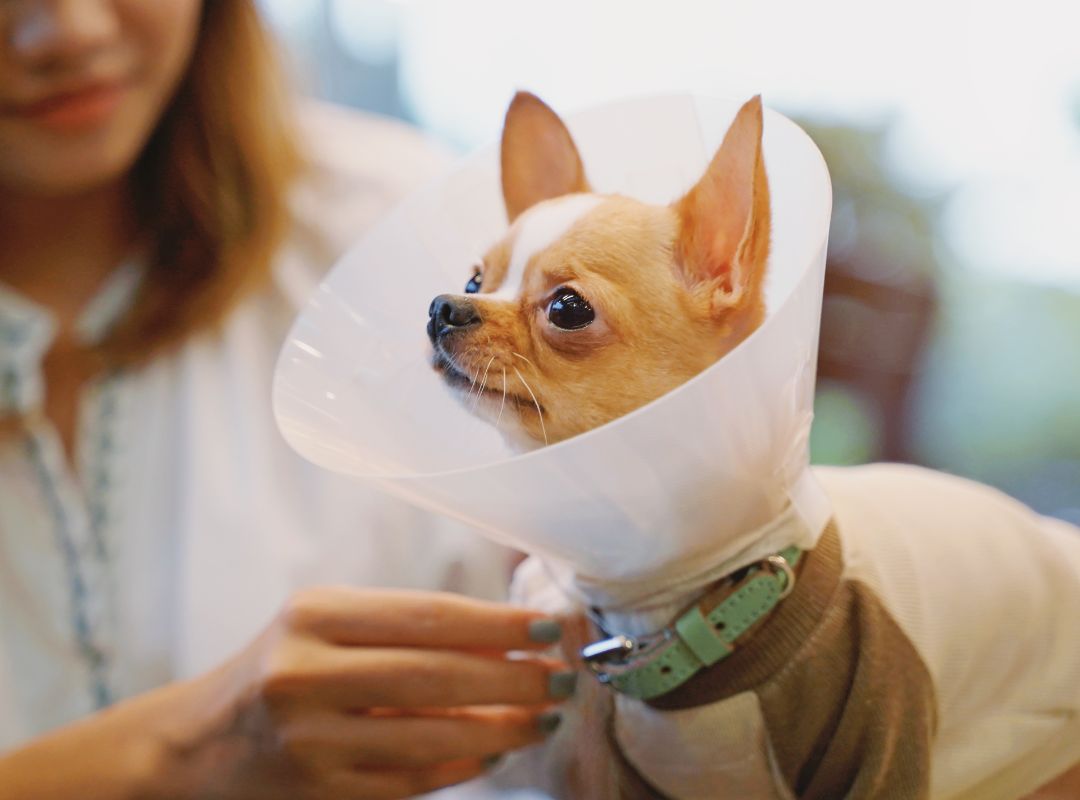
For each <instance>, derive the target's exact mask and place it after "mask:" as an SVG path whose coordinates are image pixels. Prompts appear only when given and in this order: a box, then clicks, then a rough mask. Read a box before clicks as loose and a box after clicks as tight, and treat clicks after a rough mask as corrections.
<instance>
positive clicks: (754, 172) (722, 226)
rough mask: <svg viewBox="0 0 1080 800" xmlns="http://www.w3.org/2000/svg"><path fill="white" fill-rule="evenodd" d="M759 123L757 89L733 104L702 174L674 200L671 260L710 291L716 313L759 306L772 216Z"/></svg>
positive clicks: (694, 282) (759, 308) (757, 310)
mask: <svg viewBox="0 0 1080 800" xmlns="http://www.w3.org/2000/svg"><path fill="white" fill-rule="evenodd" d="M762 129H763V122H762V111H761V97H760V95H759V96H757V97H754V98H753V99H751V100H749V101H747V102H746V103H745V104H744V105H743V107H742V108H740V109H739V112H738V113H737V114H736V115H735V120H734V121H733V122H732V123H731V127H730V128H729V129H728V132H727V134H726V135H725V136H724V141H723V143H722V144H721V145H720V149H719V150H717V151H716V155H714V156H713V158H712V161H711V162H710V163H709V166H708V168H707V169H706V170H705V174H704V175H703V176H702V177H701V180H700V181H698V183H697V185H696V186H694V188H693V189H691V190H690V191H689V192H687V193H686V195H685V196H684V197H683V198H682V199H681V200H679V201H678V202H677V203H676V204H675V211H676V213H677V214H678V215H679V223H680V231H679V240H678V242H677V243H676V250H677V253H676V255H677V261H678V263H679V266H680V268H681V269H682V272H683V275H684V277H685V278H686V279H687V281H688V282H689V283H690V284H691V285H694V286H699V287H703V288H705V289H707V290H709V292H710V295H711V306H712V308H713V310H714V312H715V313H717V314H726V313H727V312H728V311H731V310H736V311H747V312H751V313H756V314H759V315H760V314H761V313H762V312H763V311H764V300H763V293H762V284H763V282H764V277H765V268H766V264H767V262H768V258H769V235H770V228H771V219H770V209H769V183H768V180H767V178H766V176H765V164H764V161H763V159H762V155H761V136H762Z"/></svg>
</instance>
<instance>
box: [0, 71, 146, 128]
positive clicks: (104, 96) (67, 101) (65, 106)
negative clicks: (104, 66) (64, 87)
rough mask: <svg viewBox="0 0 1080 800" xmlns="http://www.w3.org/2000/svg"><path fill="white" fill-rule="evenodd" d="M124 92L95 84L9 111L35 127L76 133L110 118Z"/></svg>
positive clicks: (110, 85) (118, 87)
mask: <svg viewBox="0 0 1080 800" xmlns="http://www.w3.org/2000/svg"><path fill="white" fill-rule="evenodd" d="M126 91H127V87H126V86H125V85H124V84H123V83H119V82H116V83H102V84H95V85H92V86H87V87H85V88H83V89H77V90H75V91H73V92H64V93H62V94H56V95H53V96H52V97H47V98H45V99H43V100H39V101H37V102H35V103H29V104H26V105H22V106H14V107H9V110H10V111H11V112H13V113H14V114H15V115H16V116H20V117H22V118H24V119H27V120H29V121H31V122H33V123H34V124H36V125H41V126H43V127H46V128H52V129H54V130H58V131H79V130H85V129H87V128H93V127H96V126H97V125H100V124H101V123H103V122H105V121H106V120H107V119H108V118H109V117H111V116H112V114H113V112H114V111H115V110H116V108H117V107H118V106H119V105H120V103H121V101H122V100H123V99H124V93H125V92H126Z"/></svg>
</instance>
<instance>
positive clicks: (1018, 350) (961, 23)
mask: <svg viewBox="0 0 1080 800" xmlns="http://www.w3.org/2000/svg"><path fill="white" fill-rule="evenodd" d="M260 2H261V3H262V5H263V7H264V10H265V11H266V13H267V15H268V18H269V19H270V21H271V23H272V25H273V26H274V27H275V28H276V30H277V31H278V34H279V36H280V38H281V40H282V41H283V43H284V44H285V45H286V48H287V50H288V54H289V56H290V59H291V64H292V68H293V70H294V73H295V78H296V80H297V82H298V83H299V84H300V86H301V87H302V88H303V89H304V90H305V91H306V92H307V93H309V94H312V95H315V96H318V97H321V98H324V99H327V100H331V101H333V102H336V103H341V104H344V105H349V106H354V107H357V108H361V109H365V110H369V111H373V112H376V113H380V114H386V115H390V116H395V117H400V118H403V119H405V120H408V121H410V122H412V123H414V124H416V125H418V126H420V127H421V128H423V129H424V130H425V131H427V132H428V133H429V134H430V135H431V136H433V137H434V138H436V139H438V140H440V141H441V142H443V143H444V144H445V145H447V146H449V147H451V148H453V149H455V150H459V151H464V150H467V149H471V148H473V147H476V146H479V145H482V144H486V143H488V142H490V141H493V140H494V139H495V138H496V137H497V136H498V133H499V129H500V125H501V122H502V114H503V112H504V110H505V108H506V105H507V103H508V101H509V99H510V97H511V96H512V94H513V92H514V90H515V89H517V88H528V89H530V90H531V91H534V92H536V93H537V94H539V95H540V96H541V97H543V98H544V99H545V100H546V101H547V102H548V103H550V104H551V105H552V106H553V107H555V108H556V109H558V110H559V111H560V112H567V111H571V110H573V109H575V108H578V107H582V106H586V105H590V104H593V103H598V102H604V101H607V100H611V99H613V98H617V97H621V96H627V95H632V94H641V93H650V92H665V91H679V92H695V93H701V94H707V95H717V96H725V97H734V98H739V99H741V98H744V97H749V96H750V95H753V94H755V93H759V92H760V93H761V94H763V96H764V99H765V102H766V104H767V105H769V106H772V107H773V108H775V109H777V110H779V111H781V112H783V113H785V114H787V115H788V116H791V117H793V118H794V119H796V120H797V121H798V122H800V124H802V125H803V126H804V127H805V128H806V129H807V130H808V131H809V132H810V133H811V135H812V136H813V138H814V139H815V141H816V142H817V143H818V146H819V147H820V148H821V150H822V151H823V153H824V154H825V158H826V160H827V161H828V163H829V167H830V170H831V172H832V176H833V184H834V194H835V206H834V211H833V225H832V232H831V238H830V244H829V266H828V272H827V278H826V298H825V312H824V321H823V328H822V340H821V364H820V370H819V382H818V396H817V402H816V420H815V427H814V435H813V441H812V449H813V457H814V460H815V461H816V462H819V463H833V464H854V463H861V462H865V461H873V460H897V461H910V462H914V463H919V464H925V465H927V466H931V467H934V468H937V469H942V470H946V471H948V472H953V473H956V474H961V475H966V476H970V477H972V478H975V479H978V480H980V481H983V482H986V483H989V484H992V485H995V486H998V487H1000V488H1002V489H1004V490H1005V491H1007V492H1009V493H1010V494H1012V495H1014V496H1016V497H1018V498H1020V499H1021V500H1023V501H1024V502H1026V503H1028V504H1029V505H1031V506H1033V507H1034V508H1036V509H1038V510H1040V511H1042V512H1043V513H1047V514H1053V515H1056V516H1060V517H1063V518H1066V519H1070V520H1071V521H1073V522H1076V523H1080V44H1078V43H1077V32H1078V31H1080V3H1075V2H1064V1H1062V2H1056V1H1055V2H1052V1H1051V0H1028V2H1026V3H1024V4H1022V6H1021V5H1020V4H1015V3H998V2H986V1H984V2H942V0H908V2H906V3H903V4H896V3H893V4H888V5H883V4H876V3H867V2H865V1H864V0H819V2H815V3H806V2H791V3H775V2H759V3H738V4H736V3H729V2H705V1H704V0H665V2H663V3H659V2H644V1H638V0H546V2H544V3H538V2H518V1H517V0H452V2H450V0H305V2H295V0H260Z"/></svg>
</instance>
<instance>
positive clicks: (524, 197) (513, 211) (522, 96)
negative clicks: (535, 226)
mask: <svg viewBox="0 0 1080 800" xmlns="http://www.w3.org/2000/svg"><path fill="white" fill-rule="evenodd" d="M502 190H503V201H504V202H505V203H506V216H507V217H509V218H510V221H511V222H513V221H514V220H515V219H516V218H517V216H518V215H519V214H520V213H521V212H523V211H525V210H527V209H528V208H530V207H531V206H533V205H535V204H536V203H539V202H540V201H541V200H549V199H551V198H552V197H561V196H562V195H564V194H571V193H573V192H587V191H589V184H588V181H586V180H585V168H584V167H583V166H582V165H581V156H579V155H578V151H577V147H576V146H575V145H574V140H573V139H572V138H570V131H568V130H567V129H566V125H564V124H563V121H562V120H561V119H560V118H559V115H558V114H556V113H555V112H554V111H552V110H551V109H550V108H549V107H548V106H547V104H545V103H544V101H543V100H541V99H540V98H539V97H537V96H536V95H534V94H530V93H529V92H518V93H517V94H516V95H514V99H513V100H512V101H511V102H510V108H508V109H507V110H506V122H505V123H504V125H503V135H502Z"/></svg>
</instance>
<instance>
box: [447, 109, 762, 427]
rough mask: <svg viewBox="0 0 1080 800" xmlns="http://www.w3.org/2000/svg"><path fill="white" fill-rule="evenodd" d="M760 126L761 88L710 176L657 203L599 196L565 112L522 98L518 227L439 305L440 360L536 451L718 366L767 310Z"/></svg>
mask: <svg viewBox="0 0 1080 800" xmlns="http://www.w3.org/2000/svg"><path fill="white" fill-rule="evenodd" d="M761 130H762V114H761V101H760V98H758V97H755V98H754V99H752V100H750V101H749V102H747V103H746V104H745V105H744V106H743V107H742V108H741V109H740V110H739V112H738V114H737V115H736V117H735V120H734V122H733V123H732V124H731V127H730V129H729V130H728V132H727V134H726V136H725V137H724V141H723V143H722V144H721V145H720V148H719V149H718V150H717V152H716V154H715V155H714V156H713V159H712V161H711V162H710V164H709V166H708V168H707V169H706V171H705V174H704V175H703V176H702V177H701V179H700V180H699V181H698V183H697V184H696V185H695V186H694V187H693V188H691V189H690V191H689V192H687V193H686V195H684V196H683V197H682V198H681V199H679V200H677V201H676V202H674V203H672V204H671V205H668V206H653V205H647V204H645V203H641V202H638V201H636V200H633V199H631V198H628V197H623V196H620V195H599V194H594V193H592V192H591V190H590V188H589V184H588V181H587V180H586V178H585V170H584V168H583V166H582V163H581V158H580V156H579V155H578V152H577V148H576V146H575V145H574V142H573V140H572V139H571V137H570V133H569V131H567V129H566V126H565V125H564V124H563V122H562V120H561V119H559V117H558V115H556V114H555V112H554V111H552V110H551V109H550V108H548V106H547V105H545V104H544V103H543V102H542V101H541V100H540V99H538V98H537V97H535V96H534V95H531V94H527V93H519V94H518V95H517V96H515V97H514V100H513V102H512V103H511V104H510V108H509V110H508V111H507V114H506V123H505V126H504V129H503V137H502V189H503V199H504V201H505V204H506V212H507V216H508V217H509V220H510V228H509V230H508V231H507V233H506V235H505V236H504V237H503V238H502V239H501V240H499V241H498V242H496V243H495V244H494V246H492V247H491V249H490V250H488V251H487V253H486V254H484V256H483V258H482V259H481V260H480V261H479V262H478V263H476V264H475V265H473V267H472V272H471V273H470V274H468V275H465V276H464V277H465V279H466V280H467V284H466V285H465V290H464V293H463V294H445V295H440V296H439V297H436V298H435V299H434V301H432V303H431V307H430V310H429V321H428V335H429V336H430V338H431V341H432V345H433V347H434V358H433V363H434V365H435V367H436V369H438V370H440V371H441V372H442V375H443V377H444V378H445V380H446V381H447V382H448V383H449V384H450V385H451V386H453V387H455V388H456V389H457V390H458V391H459V392H460V393H461V395H462V397H463V400H464V401H465V402H466V403H467V405H468V406H469V407H470V408H471V409H472V410H473V411H474V412H475V413H477V414H479V415H481V416H482V417H484V418H487V419H489V420H491V421H492V422H494V423H496V424H497V425H498V427H499V428H500V430H502V431H503V432H504V433H505V434H506V435H507V436H508V437H509V438H510V440H511V441H512V442H513V443H515V444H516V445H518V446H534V445H535V444H537V443H545V442H556V441H559V440H561V439H566V438H568V437H571V436H574V435H576V434H578V433H581V432H583V431H586V430H588V429H590V428H594V427H596V426H598V425H601V424H603V423H605V422H607V421H609V420H612V419H615V418H616V417H619V416H621V415H623V414H625V413H627V412H629V411H632V410H633V409H635V408H637V407H639V406H641V405H643V404H645V403H647V402H649V401H650V400H653V399H655V398H657V397H660V396H661V395H663V394H664V393H665V392H667V391H669V390H671V389H673V388H674V387H676V386H678V385H680V384H681V383H683V382H685V381H686V380H687V379H689V378H691V377H693V376H694V375H696V374H697V373H698V372H700V371H701V370H703V369H705V368H706V367H708V366H709V365H710V364H712V363H713V362H714V361H716V359H718V358H719V357H720V356H722V355H724V354H725V353H726V352H728V351H729V350H731V349H732V348H733V347H734V346H735V345H736V344H738V343H739V342H741V341H742V340H743V339H744V338H746V336H747V335H749V333H750V332H751V331H752V330H753V329H754V328H755V327H757V325H758V324H760V322H761V320H762V318H763V316H764V302H763V297H762V284H763V278H764V274H765V267H766V262H767V260H768V251H769V225H770V213H769V189H768V183H767V181H766V177H765V168H764V164H763V162H762V156H761ZM641 157H642V158H648V157H649V156H648V154H647V153H643V154H642V156H641ZM731 390H732V391H739V387H732V388H731Z"/></svg>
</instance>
